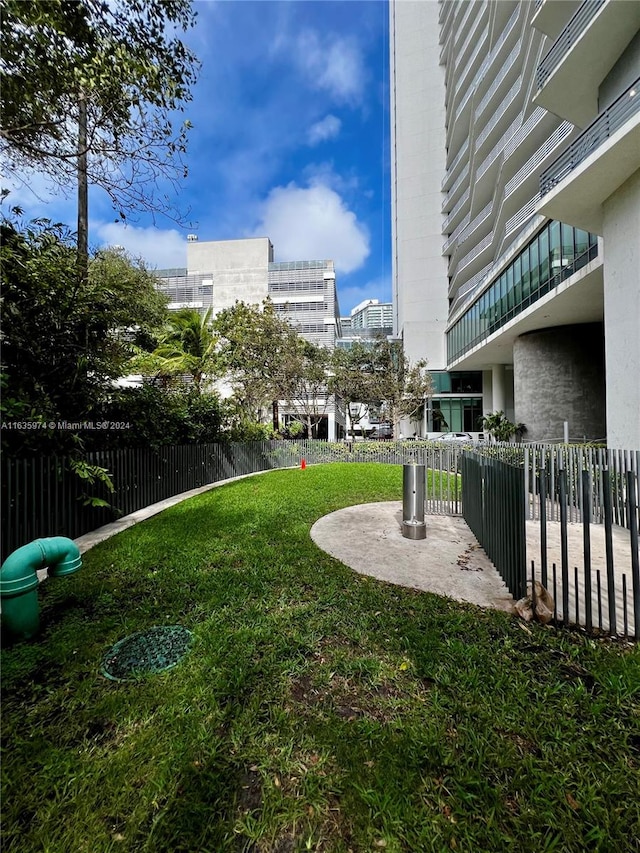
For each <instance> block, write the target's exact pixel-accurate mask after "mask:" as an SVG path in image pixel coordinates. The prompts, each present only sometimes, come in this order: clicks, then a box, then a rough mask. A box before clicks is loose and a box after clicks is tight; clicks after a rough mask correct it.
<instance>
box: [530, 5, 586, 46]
mask: <svg viewBox="0 0 640 853" xmlns="http://www.w3.org/2000/svg"><path fill="white" fill-rule="evenodd" d="M579 5H580V0H537V2H536V8H535V12H534V15H533V18H532V19H531V24H532V25H533V26H534V27H535V28H536V29H537V30H540V32H541V33H544V34H545V35H547V36H550V37H551V38H552V39H555V38H557V37H558V35H559V33H560V32H562V30H563V28H564V27H565V26H566V23H567V21H568V20H569V19H570V18H572V17H573V15H575V13H576V10H577V8H578V6H579Z"/></svg>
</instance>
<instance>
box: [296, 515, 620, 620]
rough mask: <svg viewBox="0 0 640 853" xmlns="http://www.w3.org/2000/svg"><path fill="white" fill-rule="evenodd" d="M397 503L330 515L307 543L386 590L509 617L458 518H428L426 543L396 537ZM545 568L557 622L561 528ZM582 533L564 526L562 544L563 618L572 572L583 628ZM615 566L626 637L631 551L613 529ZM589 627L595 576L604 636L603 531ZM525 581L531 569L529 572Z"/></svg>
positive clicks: (532, 550)
mask: <svg viewBox="0 0 640 853" xmlns="http://www.w3.org/2000/svg"><path fill="white" fill-rule="evenodd" d="M401 523H402V503H401V502H400V501H390V502H385V503H371V504H361V505H359V506H352V507H347V508H346V509H342V510H338V511H337V512H332V513H330V514H329V515H326V516H324V517H323V518H321V519H319V520H318V521H317V522H316V523H315V524H314V525H313V527H312V528H311V537H312V539H313V541H314V542H315V543H316V544H317V545H318V546H319V547H320V548H322V550H323V551H326V552H327V553H329V554H331V555H332V556H333V557H336V558H337V559H338V560H340V561H341V562H343V563H345V565H347V566H349V567H350V568H352V569H354V570H355V571H357V572H359V573H360V574H365V575H370V576H371V577H375V578H378V579H380V580H384V581H388V582H389V583H396V584H400V585H401V586H407V587H412V588H413V589H420V590H424V591H426V592H434V593H436V594H438V595H445V596H448V597H450V598H453V599H455V600H456V601H466V602H469V603H471V604H477V605H479V606H481V607H494V608H497V609H499V610H505V611H507V612H512V611H513V604H514V600H513V598H512V596H511V594H510V593H509V590H508V589H507V588H506V586H505V584H504V582H503V581H502V578H501V577H500V576H499V574H498V572H497V571H496V569H495V567H494V566H493V563H492V562H491V561H490V560H489V558H488V557H487V555H486V553H485V552H484V550H483V549H482V548H481V547H480V545H479V544H478V541H477V540H476V538H475V536H474V535H473V533H472V532H471V530H470V529H469V527H468V526H467V524H466V522H465V521H464V519H463V518H461V517H460V516H449V515H427V516H426V525H427V536H426V539H423V540H418V541H415V540H411V539H405V538H404V537H403V536H402V530H401ZM547 534H548V551H547V553H548V565H549V587H550V592H551V593H553V589H552V588H551V586H552V568H551V567H552V563H553V562H555V563H556V566H557V585H556V598H557V601H556V606H557V610H558V617H559V618H560V617H561V616H562V586H561V571H560V566H561V555H560V525H559V524H558V523H555V522H549V523H548V525H547ZM582 537H583V531H582V525H580V524H570V525H568V542H569V547H568V550H569V566H570V568H571V571H570V574H569V615H570V619H572V620H573V619H574V616H575V584H574V571H573V566H574V565H577V566H578V567H579V579H578V586H579V590H580V596H579V599H580V608H579V609H580V610H581V613H580V618H581V621H583V620H584V568H583V550H582V541H583V540H582ZM613 545H614V566H615V576H616V593H617V595H616V607H617V611H616V618H617V628H618V631H619V632H621V631H622V626H623V624H624V617H623V609H622V574H623V573H624V574H626V582H627V612H628V622H629V629H630V632H632V631H633V616H632V585H631V548H630V540H629V532H628V531H627V530H624V529H622V528H614V531H613ZM591 555H592V575H593V582H592V604H593V614H594V616H593V622H594V624H595V625H598V615H597V613H598V611H597V587H596V570H600V576H601V599H602V616H603V620H602V621H603V628H604V629H605V630H608V626H609V620H608V612H607V610H608V608H607V590H606V557H605V545H604V528H603V527H602V525H592V526H591ZM531 560H535V562H536V577H539V571H540V524H539V522H536V521H531V522H527V565H528V566H529V567H530V565H531ZM528 573H530V569H529V571H528Z"/></svg>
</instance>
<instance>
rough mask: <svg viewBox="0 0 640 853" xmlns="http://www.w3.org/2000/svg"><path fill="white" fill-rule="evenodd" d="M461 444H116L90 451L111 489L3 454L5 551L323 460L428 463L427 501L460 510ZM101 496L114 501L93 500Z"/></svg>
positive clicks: (54, 465) (49, 463)
mask: <svg viewBox="0 0 640 853" xmlns="http://www.w3.org/2000/svg"><path fill="white" fill-rule="evenodd" d="M461 456H462V448H461V447H459V446H447V445H445V444H444V442H424V443H423V442H412V441H399V442H394V441H381V442H373V441H367V442H327V441H318V440H302V441H256V442H229V443H220V444H204V445H188V446H183V447H174V446H166V447H160V448H158V449H157V450H150V449H144V448H141V449H135V450H109V451H102V452H94V453H89V454H87V457H86V460H85V461H86V462H87V463H88V464H89V465H98V466H100V467H101V468H104V469H106V470H107V471H108V472H109V475H110V477H111V480H112V481H113V484H114V489H115V490H114V492H112V493H110V492H108V491H107V489H106V488H105V487H104V486H103V485H102V484H101V483H100V482H95V483H94V484H93V485H90V484H88V483H87V481H86V480H83V479H82V478H80V477H78V476H77V475H75V474H74V473H73V472H72V470H71V466H70V464H69V460H68V459H63V458H59V457H46V458H35V459H19V460H17V459H9V458H6V457H5V458H4V459H3V460H2V465H1V468H0V477H1V493H0V499H1V505H2V526H1V549H0V550H1V554H0V558H1V559H2V560H4V559H5V558H6V557H7V556H8V555H9V554H10V553H11V552H12V551H13V550H15V549H16V548H19V547H20V546H21V545H25V544H27V543H28V542H31V541H32V540H33V539H37V538H40V537H43V536H52V535H63V536H68V537H70V538H71V539H75V538H77V537H78V536H82V535H83V534H84V533H89V532H90V531H92V530H95V529H96V528H98V527H101V526H102V525H103V524H107V523H109V522H111V521H114V520H115V519H116V518H119V517H121V516H123V515H129V514H130V513H132V512H136V511H137V510H139V509H143V508H144V507H146V506H149V505H151V504H154V503H157V502H158V501H162V500H164V499H166V498H170V497H173V496H174V495H178V494H180V493H182V492H186V491H190V490H191V489H196V488H199V487H201V486H206V485H210V484H212V483H218V482H221V481H223V480H228V479H230V478H231V477H237V476H241V475H243V474H253V473H257V472H259V471H268V470H271V469H275V468H289V467H295V466H299V465H300V464H301V462H302V460H303V459H304V460H305V462H306V463H309V464H318V463H322V462H381V463H389V464H396V465H401V464H405V463H408V462H415V463H417V464H422V465H425V466H426V467H427V468H428V469H430V470H431V471H432V474H431V475H430V477H429V478H428V479H427V484H426V486H427V492H426V497H427V506H428V508H429V511H430V512H432V513H443V514H453V515H456V514H459V513H460V512H461V500H462V494H461V489H460V479H459V476H458V474H459V471H460V459H461ZM90 498H99V499H100V500H104V501H106V502H107V503H108V504H109V506H106V507H105V506H94V505H92V503H91V501H90V500H89V499H90Z"/></svg>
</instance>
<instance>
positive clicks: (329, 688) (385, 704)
mask: <svg viewBox="0 0 640 853" xmlns="http://www.w3.org/2000/svg"><path fill="white" fill-rule="evenodd" d="M290 694H291V698H292V700H293V702H294V703H295V704H296V705H298V706H306V707H308V708H311V709H320V710H322V711H324V712H326V713H330V714H335V715H336V716H337V717H339V718H340V719H343V720H347V721H349V722H352V721H353V720H359V719H369V720H375V721H377V722H380V723H386V722H389V721H390V720H392V719H394V718H396V717H397V716H398V713H399V708H398V706H399V705H400V704H401V703H402V702H403V700H404V698H405V697H404V694H403V692H402V691H401V690H400V689H398V687H396V686H395V685H394V684H392V683H390V682H383V683H381V684H376V685H373V686H368V685H364V684H362V683H354V680H352V679H347V678H345V677H344V676H341V675H333V676H332V677H331V679H330V681H329V683H328V684H317V683H314V681H313V679H312V678H311V676H309V675H302V676H300V677H299V678H296V679H295V680H294V681H293V682H292V683H291V687H290Z"/></svg>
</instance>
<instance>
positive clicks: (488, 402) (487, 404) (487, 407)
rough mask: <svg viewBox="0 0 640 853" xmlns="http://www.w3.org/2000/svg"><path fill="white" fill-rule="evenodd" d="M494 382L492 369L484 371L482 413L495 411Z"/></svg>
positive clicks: (487, 413)
mask: <svg viewBox="0 0 640 853" xmlns="http://www.w3.org/2000/svg"><path fill="white" fill-rule="evenodd" d="M492 405H493V382H492V378H491V371H490V370H483V371H482V414H483V415H485V417H486V415H490V414H491V412H492V411H493V409H492Z"/></svg>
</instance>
